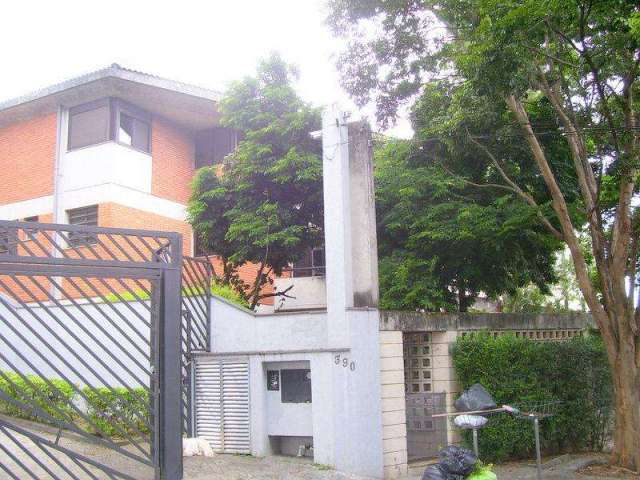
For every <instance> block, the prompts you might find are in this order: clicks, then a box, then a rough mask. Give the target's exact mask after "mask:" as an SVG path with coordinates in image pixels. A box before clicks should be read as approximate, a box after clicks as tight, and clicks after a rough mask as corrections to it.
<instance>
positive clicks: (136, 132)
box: [133, 118, 151, 152]
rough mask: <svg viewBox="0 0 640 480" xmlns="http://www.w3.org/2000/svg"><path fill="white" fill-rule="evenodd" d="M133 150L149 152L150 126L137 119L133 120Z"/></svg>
mask: <svg viewBox="0 0 640 480" xmlns="http://www.w3.org/2000/svg"><path fill="white" fill-rule="evenodd" d="M133 148H137V149H138V150H142V151H143V152H149V151H150V150H151V149H150V148H149V124H148V123H147V122H143V121H142V120H138V119H137V118H135V119H134V120H133Z"/></svg>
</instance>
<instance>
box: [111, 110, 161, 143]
mask: <svg viewBox="0 0 640 480" xmlns="http://www.w3.org/2000/svg"><path fill="white" fill-rule="evenodd" d="M113 104H114V105H113V110H114V112H113V114H112V119H113V127H112V130H113V133H114V141H115V142H116V143H117V144H118V145H122V146H124V147H127V148H130V149H132V150H135V151H137V152H142V153H146V154H149V155H151V129H152V128H153V125H152V116H151V115H150V114H149V113H147V112H145V111H144V110H141V109H140V108H138V107H135V106H133V105H131V104H129V103H126V102H123V101H122V100H115V101H114V102H113ZM122 114H125V115H126V116H128V117H131V118H133V119H134V120H137V121H139V122H143V123H146V124H147V126H148V128H147V145H148V150H144V149H141V148H137V147H135V146H134V145H133V138H132V139H131V145H130V144H128V143H125V142H123V141H121V140H120V120H121V118H120V117H121V116H122Z"/></svg>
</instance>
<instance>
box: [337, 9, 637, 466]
mask: <svg viewBox="0 0 640 480" xmlns="http://www.w3.org/2000/svg"><path fill="white" fill-rule="evenodd" d="M331 6H332V12H331V16H330V22H331V23H332V24H333V25H334V27H335V28H336V30H337V31H338V32H339V33H341V34H344V35H345V36H347V37H349V38H350V43H349V45H350V47H349V51H348V52H347V53H346V54H345V56H344V57H343V60H342V63H341V65H342V71H343V73H344V76H345V79H346V82H345V85H346V86H347V88H348V89H349V90H350V91H351V93H352V94H354V95H355V96H356V97H357V98H359V99H360V101H361V102H366V101H368V100H369V99H371V98H375V99H376V102H377V105H378V107H379V108H378V112H379V114H380V116H381V118H389V117H390V115H392V114H393V113H394V112H395V110H396V109H397V107H398V105H399V104H400V103H402V102H403V101H405V100H407V99H410V98H412V97H413V96H416V95H419V94H420V92H421V90H422V88H423V85H424V83H425V82H426V81H433V80H434V79H435V78H436V77H438V76H439V77H448V78H450V79H452V80H454V81H455V82H457V83H458V84H460V85H464V86H465V87H466V88H468V89H471V90H473V91H474V92H476V94H477V96H478V97H479V98H482V99H484V103H485V104H491V103H496V104H497V103H500V104H502V105H505V106H506V108H507V109H508V111H509V113H510V119H511V121H512V124H513V132H514V134H516V133H519V134H520V135H521V138H522V142H523V144H525V145H527V146H528V149H529V153H530V156H531V158H532V159H533V161H534V162H535V164H536V166H537V169H538V173H539V176H540V178H541V179H542V180H543V181H544V184H545V186H546V188H547V190H548V194H549V195H550V197H551V200H552V201H551V206H552V212H545V211H544V210H543V209H542V208H541V209H540V213H541V215H540V216H539V221H540V223H541V224H543V225H545V228H547V229H548V230H549V231H550V232H552V233H553V235H554V236H556V238H558V239H559V240H561V241H562V242H564V243H566V245H567V247H568V249H569V251H570V253H571V257H572V260H573V264H574V268H575V271H576V276H577V280H578V283H579V285H580V290H581V291H582V293H583V296H584V299H585V302H586V303H587V305H588V307H589V310H590V311H591V313H592V314H593V316H594V319H595V320H596V322H597V324H598V326H599V329H600V332H601V334H602V338H603V340H604V342H605V345H606V348H607V354H608V358H609V362H610V363H611V366H612V372H613V387H614V392H615V397H616V430H615V434H614V441H615V447H614V450H613V453H612V460H613V462H614V463H616V464H619V465H622V466H624V467H627V468H630V469H632V470H639V469H640V309H638V306H637V305H636V304H635V302H634V299H635V282H634V281H633V279H635V277H636V269H637V265H638V250H639V244H640V242H639V235H638V233H639V231H638V228H639V227H638V223H639V222H640V213H639V210H638V209H637V207H636V204H635V203H634V201H635V199H636V196H637V180H638V168H639V166H640V165H639V154H638V143H639V138H638V137H639V134H640V129H639V128H638V125H637V113H636V112H637V110H638V100H637V98H638V97H637V95H638V88H639V87H638V82H637V80H638V69H639V65H640V51H639V44H640V11H639V8H638V5H637V2H634V1H624V0H601V1H593V0H547V1H543V2H541V1H539V0H518V1H516V0H500V1H497V0H471V1H465V2H460V1H458V0H397V1H392V2H383V1H379V0H351V1H349V0H333V1H332V2H331ZM365 24H366V25H365ZM536 98H543V99H544V100H545V101H546V103H547V104H548V105H549V106H550V107H551V110H552V112H553V122H550V123H546V124H537V123H535V122H533V121H532V118H531V101H532V100H535V99H536ZM471 108H475V106H471ZM546 136H556V137H561V138H563V139H564V142H565V143H566V145H567V147H568V149H569V153H568V155H567V157H568V159H569V160H570V161H571V164H572V170H573V173H574V176H575V178H576V179H577V183H578V188H577V191H576V192H575V193H576V194H577V196H578V205H579V207H580V209H581V213H582V215H578V216H576V215H572V212H571V208H570V202H569V201H568V200H567V197H568V196H569V195H571V194H572V193H573V192H570V191H568V190H567V189H566V188H563V185H562V178H561V177H562V176H561V172H559V171H558V169H557V168H554V165H553V163H552V161H551V159H550V158H549V155H548V154H547V151H546V150H545V148H544V147H543V139H544V138H545V137H546ZM476 141H477V148H478V151H481V152H483V153H484V154H485V155H487V156H488V157H489V156H490V155H491V154H492V152H491V150H490V147H487V145H485V144H484V143H483V142H482V139H477V138H476ZM509 180H510V179H507V178H504V179H503V182H502V183H503V186H509V187H511V188H512V189H513V190H514V191H515V192H517V193H518V196H519V197H520V198H521V200H522V201H524V202H527V203H529V204H531V203H532V202H531V200H532V199H531V198H530V195H528V194H529V192H528V191H527V190H526V189H522V188H521V187H520V186H519V185H518V184H516V183H515V182H514V184H513V185H512V184H511V183H510V181H509ZM534 200H535V199H534ZM534 204H536V203H534ZM582 232H586V233H587V234H588V236H589V239H590V242H591V247H592V248H591V253H592V255H593V259H594V264H595V268H596V273H597V274H596V275H595V276H590V275H589V269H588V265H587V261H586V259H585V255H584V253H583V250H582V249H581V248H580V242H579V234H580V233H582Z"/></svg>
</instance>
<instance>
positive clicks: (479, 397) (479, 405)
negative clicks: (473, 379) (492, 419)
mask: <svg viewBox="0 0 640 480" xmlns="http://www.w3.org/2000/svg"><path fill="white" fill-rule="evenodd" d="M453 405H454V406H455V407H456V410H458V411H459V412H471V411H474V410H491V409H492V408H496V407H497V405H496V401H495V400H494V399H493V397H492V396H491V394H490V393H489V392H487V390H486V389H485V388H484V387H483V386H482V385H480V384H479V383H476V384H474V385H471V387H469V388H468V389H467V390H465V391H464V392H463V393H462V395H460V397H459V398H458V399H457V400H456V401H455V403H454V404H453Z"/></svg>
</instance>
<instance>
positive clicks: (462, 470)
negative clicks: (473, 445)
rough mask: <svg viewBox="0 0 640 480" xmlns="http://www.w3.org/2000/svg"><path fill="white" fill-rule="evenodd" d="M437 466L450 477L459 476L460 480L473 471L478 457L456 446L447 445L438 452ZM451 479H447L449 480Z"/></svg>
mask: <svg viewBox="0 0 640 480" xmlns="http://www.w3.org/2000/svg"><path fill="white" fill-rule="evenodd" d="M438 457H439V458H440V462H439V463H438V465H439V466H440V468H441V469H442V470H444V471H445V472H446V473H448V474H450V475H460V476H462V478H464V477H466V476H467V475H469V474H471V472H473V470H474V469H475V466H476V463H477V462H478V457H476V456H475V454H474V453H473V452H472V451H471V450H467V449H466V448H461V447H458V446H456V445H449V446H448V447H446V448H443V449H442V450H440V453H439V454H438ZM450 478H451V477H447V480H449V479H450Z"/></svg>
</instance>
